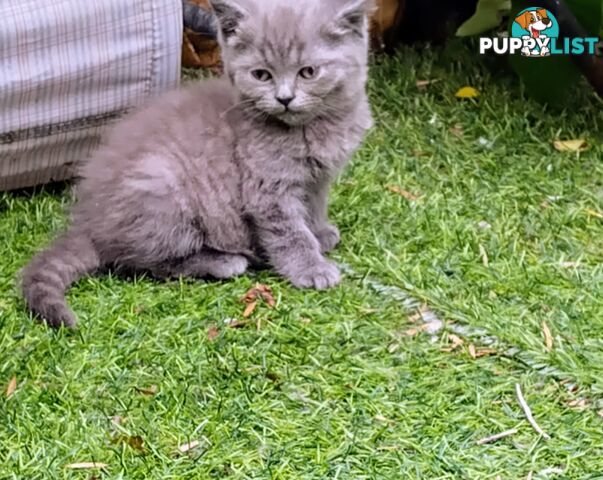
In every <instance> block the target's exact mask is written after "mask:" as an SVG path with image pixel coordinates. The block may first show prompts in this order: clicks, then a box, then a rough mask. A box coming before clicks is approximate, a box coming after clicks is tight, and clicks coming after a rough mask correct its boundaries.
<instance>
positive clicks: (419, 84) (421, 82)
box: [416, 78, 440, 88]
mask: <svg viewBox="0 0 603 480" xmlns="http://www.w3.org/2000/svg"><path fill="white" fill-rule="evenodd" d="M439 81H440V79H439V78H434V79H432V80H417V82H416V85H417V88H426V87H427V86H429V85H432V84H434V83H438V82H439Z"/></svg>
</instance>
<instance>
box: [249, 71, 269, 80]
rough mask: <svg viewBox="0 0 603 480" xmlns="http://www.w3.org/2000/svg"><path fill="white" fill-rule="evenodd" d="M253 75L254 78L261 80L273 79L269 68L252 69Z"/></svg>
mask: <svg viewBox="0 0 603 480" xmlns="http://www.w3.org/2000/svg"><path fill="white" fill-rule="evenodd" d="M251 75H252V76H253V78H255V79H256V80H259V81H260V82H269V81H270V80H272V74H271V73H270V72H269V71H268V70H262V69H258V70H252V71H251Z"/></svg>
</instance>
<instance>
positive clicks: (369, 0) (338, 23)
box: [330, 0, 375, 36]
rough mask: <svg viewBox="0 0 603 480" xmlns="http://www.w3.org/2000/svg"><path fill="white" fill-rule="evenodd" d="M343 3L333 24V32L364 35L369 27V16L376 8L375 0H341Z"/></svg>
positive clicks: (339, 34) (340, 34) (335, 33)
mask: <svg viewBox="0 0 603 480" xmlns="http://www.w3.org/2000/svg"><path fill="white" fill-rule="evenodd" d="M339 3H341V4H342V5H341V7H339V10H338V12H337V13H336V15H335V22H334V23H333V24H332V25H331V29H330V30H331V32H330V33H331V34H332V35H336V36H344V35H349V34H354V35H358V36H364V34H365V32H366V30H367V28H368V17H369V15H370V14H371V13H372V12H373V10H374V8H375V2H374V1H373V0H340V2H339Z"/></svg>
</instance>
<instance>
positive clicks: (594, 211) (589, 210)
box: [584, 208, 603, 218]
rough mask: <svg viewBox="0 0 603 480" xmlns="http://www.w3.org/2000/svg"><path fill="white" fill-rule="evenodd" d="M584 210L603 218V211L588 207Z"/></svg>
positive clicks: (590, 214) (593, 215)
mask: <svg viewBox="0 0 603 480" xmlns="http://www.w3.org/2000/svg"><path fill="white" fill-rule="evenodd" d="M584 212H585V213H586V214H587V215H588V216H589V217H596V218H603V213H601V212H597V211H596V210H593V209H591V208H587V209H585V210H584Z"/></svg>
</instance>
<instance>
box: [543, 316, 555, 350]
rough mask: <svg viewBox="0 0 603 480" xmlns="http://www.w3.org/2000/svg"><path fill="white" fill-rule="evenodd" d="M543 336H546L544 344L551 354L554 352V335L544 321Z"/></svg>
mask: <svg viewBox="0 0 603 480" xmlns="http://www.w3.org/2000/svg"><path fill="white" fill-rule="evenodd" d="M542 334H543V335H544V344H545V345H546V349H547V351H549V352H550V351H551V350H553V335H551V329H550V328H549V326H548V325H547V324H546V322H545V321H544V320H543V321H542Z"/></svg>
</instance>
